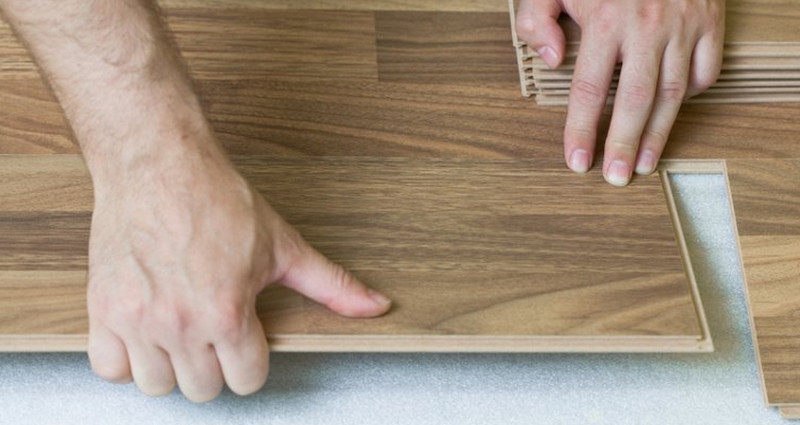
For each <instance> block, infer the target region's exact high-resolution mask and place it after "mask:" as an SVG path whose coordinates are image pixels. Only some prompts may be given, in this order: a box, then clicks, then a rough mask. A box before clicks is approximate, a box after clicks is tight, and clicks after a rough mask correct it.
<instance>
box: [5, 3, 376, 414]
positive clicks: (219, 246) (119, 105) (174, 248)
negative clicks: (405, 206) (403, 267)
mask: <svg viewBox="0 0 800 425" xmlns="http://www.w3.org/2000/svg"><path fill="white" fill-rule="evenodd" d="M0 7H2V10H3V12H4V13H5V16H6V18H8V20H9V22H10V23H11V24H12V25H13V27H14V28H15V30H16V31H17V32H18V34H19V35H20V36H21V37H22V38H23V40H24V41H25V42H26V44H27V45H28V47H29V48H30V50H31V52H32V53H33V55H34V57H35V58H36V60H37V62H38V63H39V65H40V67H41V68H42V70H43V71H44V73H45V75H46V76H47V77H48V79H49V81H50V83H51V85H52V87H53V89H54V90H55V93H56V95H57V96H58V98H59V100H60V101H61V105H62V106H63V107H64V112H65V113H66V115H67V118H68V119H69V121H70V124H71V125H72V129H73V131H74V133H75V136H76V137H77V138H78V142H79V143H80V145H81V149H82V151H83V154H84V159H85V160H86V165H87V166H88V167H89V171H90V172H91V175H92V181H93V183H94V200H95V210H94V215H93V218H92V233H91V239H90V246H89V290H88V307H89V326H90V329H89V358H90V360H91V363H92V368H93V369H94V370H95V371H96V372H97V373H98V374H99V375H100V376H102V377H104V378H107V379H110V380H113V381H122V382H125V381H128V380H130V379H133V380H135V381H136V384H137V385H138V386H139V388H141V389H142V391H144V392H145V393H147V394H153V395H157V394H164V393H166V392H169V391H170V390H172V388H173V387H174V385H175V383H176V382H177V383H178V385H180V387H181V390H183V392H184V394H185V395H186V396H187V397H188V398H190V399H192V400H195V401H204V400H209V399H212V398H214V397H215V396H216V395H217V394H218V393H219V392H220V390H221V389H222V384H223V382H227V383H228V385H229V386H230V388H231V389H232V390H233V391H235V392H237V393H239V394H247V393H251V392H253V391H256V390H257V389H259V388H260V387H261V385H263V383H264V380H265V379H266V376H267V363H268V362H267V353H268V352H267V341H266V339H265V338H264V333H263V330H262V328H261V323H260V321H259V320H258V317H257V315H256V311H255V300H256V296H257V295H258V293H259V292H260V291H261V290H262V289H263V288H264V286H266V285H267V284H269V283H273V282H279V283H282V284H283V285H285V286H287V287H289V288H292V289H295V290H297V291H299V292H301V293H303V294H305V295H307V296H309V297H310V298H312V299H314V300H316V301H318V302H320V303H322V304H325V305H327V306H328V307H330V308H332V309H333V310H335V311H336V312H338V313H340V314H344V315H347V316H356V317H364V316H375V315H379V314H382V313H384V312H385V311H386V310H387V309H388V308H389V301H388V300H387V299H386V298H385V297H383V296H381V295H380V294H378V293H376V292H374V291H371V290H369V289H367V288H366V287H365V286H364V285H362V284H361V283H359V282H358V281H357V280H356V279H355V278H353V276H351V275H350V274H348V273H347V272H346V271H345V270H344V269H342V268H341V267H339V266H337V265H334V264H332V263H331V262H329V261H328V260H327V259H326V258H324V257H323V256H322V255H321V254H320V253H318V252H317V251H315V250H314V249H312V248H311V247H310V246H309V245H308V244H307V243H306V242H305V241H303V239H302V238H301V237H300V236H299V235H298V234H297V232H296V231H295V230H294V229H292V228H291V227H290V226H289V225H288V224H286V222H284V221H283V219H281V218H280V217H279V216H278V215H277V214H276V213H275V211H273V210H272V209H271V208H270V207H269V205H267V203H266V202H265V201H264V199H263V198H262V197H261V196H260V195H259V194H258V193H256V192H254V191H253V190H252V189H251V188H250V186H249V185H248V184H247V183H246V182H245V181H244V180H243V179H242V177H241V176H240V175H239V174H238V173H237V172H236V171H235V170H234V167H233V165H232V164H231V163H230V161H229V160H228V158H227V156H226V154H225V152H224V151H223V149H222V146H221V145H220V144H219V143H218V141H217V140H216V138H215V136H214V132H213V130H212V129H211V128H210V126H209V124H208V121H207V120H206V118H205V116H204V114H203V110H202V108H201V106H200V101H199V99H198V98H197V95H196V94H195V93H194V91H193V89H192V85H191V83H190V82H189V79H188V77H187V75H186V73H185V71H184V70H183V66H182V64H181V63H180V58H179V56H178V54H177V52H175V51H174V50H173V49H172V48H171V47H170V43H169V41H168V40H167V36H166V33H165V32H164V30H163V28H162V27H161V19H160V17H159V15H158V10H157V8H156V7H155V4H154V3H153V2H152V1H147V0H127V1H118V0H26V1H18V0H0Z"/></svg>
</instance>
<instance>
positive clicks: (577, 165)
mask: <svg viewBox="0 0 800 425" xmlns="http://www.w3.org/2000/svg"><path fill="white" fill-rule="evenodd" d="M569 168H570V169H572V171H574V172H576V173H580V174H583V173H585V172H587V171H589V152H586V151H585V150H583V149H575V150H574V151H572V154H571V155H570V156H569Z"/></svg>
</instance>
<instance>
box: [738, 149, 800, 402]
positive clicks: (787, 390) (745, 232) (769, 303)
mask: <svg viewBox="0 0 800 425" xmlns="http://www.w3.org/2000/svg"><path fill="white" fill-rule="evenodd" d="M728 170H729V173H728V178H729V179H730V187H731V195H732V198H733V203H734V208H735V213H736V222H737V227H738V230H739V240H740V244H741V248H742V260H743V262H744V268H745V271H746V279H747V289H748V293H749V301H750V312H751V315H752V319H753V325H754V328H753V333H754V335H755V338H756V343H757V347H758V354H759V362H760V368H761V373H762V376H763V379H764V388H765V391H766V396H767V401H768V402H769V403H770V404H775V405H792V404H800V385H798V382H800V331H798V325H799V324H800V291H799V290H798V289H800V219H798V218H799V217H800V186H798V182H800V159H794V160H758V161H754V160H736V161H728ZM796 407H800V406H796ZM794 410H796V408H795V409H792V408H791V407H787V410H786V411H785V412H784V414H786V415H787V416H793V415H795V414H792V413H791V412H792V411H794Z"/></svg>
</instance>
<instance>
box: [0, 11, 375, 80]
mask: <svg viewBox="0 0 800 425" xmlns="http://www.w3.org/2000/svg"><path fill="white" fill-rule="evenodd" d="M165 12H166V18H167V19H166V20H167V24H168V25H169V29H170V31H171V33H172V34H173V36H174V39H175V43H176V45H177V47H178V49H179V50H180V52H181V54H182V56H183V58H184V59H185V60H186V63H187V66H188V68H189V72H190V74H191V75H192V77H193V78H214V79H243V78H267V77H280V78H284V79H307V80H371V81H374V80H377V78H378V69H377V66H378V65H377V57H376V50H375V20H374V14H373V12H371V11H333V10H327V11H317V10H303V11H296V10H259V9H232V10H214V11H213V12H212V11H209V10H208V9H196V8H189V9H174V10H171V9H168V10H166V11H165ZM38 77H39V73H38V69H37V67H36V64H35V63H34V61H33V59H32V58H31V57H30V56H29V55H28V54H27V52H26V50H25V48H24V47H23V46H22V44H21V43H20V42H19V40H17V39H16V38H15V37H14V35H13V33H12V31H11V29H10V28H9V26H8V24H6V23H4V22H2V21H0V79H13V80H16V79H20V78H38Z"/></svg>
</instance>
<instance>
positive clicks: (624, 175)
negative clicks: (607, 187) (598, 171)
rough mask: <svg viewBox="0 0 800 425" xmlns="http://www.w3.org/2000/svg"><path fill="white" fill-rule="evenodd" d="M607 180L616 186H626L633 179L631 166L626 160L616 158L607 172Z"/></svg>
mask: <svg viewBox="0 0 800 425" xmlns="http://www.w3.org/2000/svg"><path fill="white" fill-rule="evenodd" d="M605 177H606V181H607V182H609V183H611V184H613V185H614V186H625V185H627V184H628V182H629V181H630V180H631V167H630V166H629V165H628V163H626V162H625V161H621V160H619V159H617V160H614V162H612V163H611V165H610V166H609V167H608V171H607V172H606V176H605Z"/></svg>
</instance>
